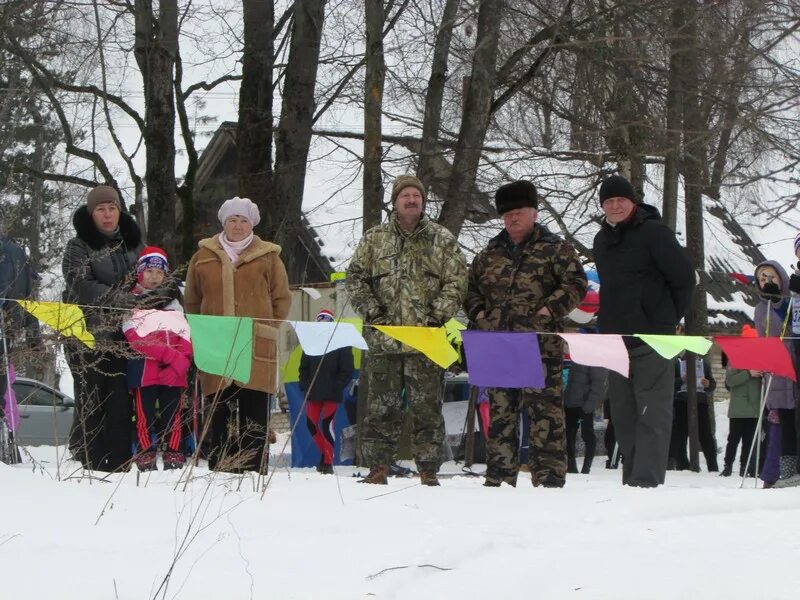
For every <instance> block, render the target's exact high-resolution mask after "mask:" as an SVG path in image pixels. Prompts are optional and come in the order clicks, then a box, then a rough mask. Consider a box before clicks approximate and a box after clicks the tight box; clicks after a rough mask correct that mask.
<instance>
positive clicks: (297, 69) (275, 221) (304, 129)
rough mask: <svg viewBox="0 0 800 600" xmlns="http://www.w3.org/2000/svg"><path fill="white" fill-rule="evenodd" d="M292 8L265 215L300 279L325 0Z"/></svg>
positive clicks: (292, 275)
mask: <svg viewBox="0 0 800 600" xmlns="http://www.w3.org/2000/svg"><path fill="white" fill-rule="evenodd" d="M294 13H295V14H294V26H293V27H292V41H291V43H290V45H289V59H288V62H287V65H286V74H285V78H284V81H285V82H284V86H283V104H282V107H281V118H280V123H279V124H278V135H277V139H276V143H275V179H274V186H275V187H274V201H273V205H272V209H271V210H270V211H269V212H268V213H267V214H266V215H265V216H266V217H267V219H268V226H269V229H268V234H269V235H270V236H271V237H272V239H274V240H275V242H277V243H278V244H280V246H281V247H282V248H283V252H282V253H281V258H283V262H284V263H285V264H286V270H287V272H288V274H289V281H290V282H291V283H301V282H303V281H305V270H306V269H305V263H306V261H305V260H303V258H302V257H303V256H304V255H305V254H306V251H305V250H304V249H303V244H302V242H301V240H300V237H299V234H300V231H301V229H302V207H303V188H304V184H305V178H306V161H307V159H308V150H309V146H310V145H311V126H312V124H313V119H314V106H315V104H314V86H315V84H316V79H317V66H318V64H319V49H320V41H321V39H322V25H323V21H324V19H325V1H324V0H305V1H303V2H295V5H294Z"/></svg>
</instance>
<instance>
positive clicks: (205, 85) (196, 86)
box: [181, 75, 242, 102]
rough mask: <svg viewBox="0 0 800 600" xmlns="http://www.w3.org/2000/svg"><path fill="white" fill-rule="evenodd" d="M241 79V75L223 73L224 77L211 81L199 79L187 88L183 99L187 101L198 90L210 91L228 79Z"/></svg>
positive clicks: (182, 95)
mask: <svg viewBox="0 0 800 600" xmlns="http://www.w3.org/2000/svg"><path fill="white" fill-rule="evenodd" d="M241 80H242V76H241V75H223V76H222V77H218V78H217V79H215V80H214V81H211V82H206V81H199V82H197V83H193V84H192V85H190V86H189V87H188V88H186V91H185V92H183V93H182V94H181V99H182V100H183V101H184V102H185V101H186V100H187V99H188V98H189V96H191V95H192V94H193V93H194V92H196V91H197V90H205V91H207V92H208V91H211V90H213V89H214V88H215V87H217V86H218V85H219V84H221V83H225V82H226V81H241Z"/></svg>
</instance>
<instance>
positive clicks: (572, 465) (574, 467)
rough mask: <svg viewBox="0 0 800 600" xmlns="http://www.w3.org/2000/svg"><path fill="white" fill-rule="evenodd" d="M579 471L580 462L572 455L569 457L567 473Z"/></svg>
mask: <svg viewBox="0 0 800 600" xmlns="http://www.w3.org/2000/svg"><path fill="white" fill-rule="evenodd" d="M577 472H578V462H577V461H576V460H575V457H574V456H573V457H571V458H568V459H567V473H577Z"/></svg>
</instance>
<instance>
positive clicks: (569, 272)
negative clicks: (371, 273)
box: [464, 181, 588, 488]
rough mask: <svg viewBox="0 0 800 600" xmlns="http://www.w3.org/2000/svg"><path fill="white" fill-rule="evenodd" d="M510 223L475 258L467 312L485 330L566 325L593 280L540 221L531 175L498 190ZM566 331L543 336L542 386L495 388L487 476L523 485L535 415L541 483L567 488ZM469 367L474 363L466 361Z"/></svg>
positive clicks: (536, 477)
mask: <svg viewBox="0 0 800 600" xmlns="http://www.w3.org/2000/svg"><path fill="white" fill-rule="evenodd" d="M495 204H496V205H497V212H498V213H499V214H500V215H501V216H502V217H503V223H504V225H505V228H504V229H503V231H501V232H500V233H499V234H498V235H497V236H495V237H494V238H492V239H491V240H490V241H489V244H488V245H487V247H486V248H485V249H484V250H483V251H482V252H481V253H480V254H478V255H477V256H476V257H475V259H474V260H473V261H472V266H471V268H470V271H469V280H468V288H467V299H466V301H465V302H464V311H465V312H466V314H467V316H468V317H469V319H470V320H471V321H472V322H473V323H474V324H475V327H477V328H478V329H484V330H494V331H546V332H557V331H563V325H562V321H563V319H564V317H565V316H566V315H567V314H569V312H570V311H572V310H573V309H574V308H575V307H576V306H577V305H578V304H579V303H580V301H581V299H582V298H583V296H584V295H585V294H586V289H587V286H588V284H587V281H586V275H584V272H583V267H582V266H581V263H580V260H579V259H578V254H577V253H576V252H575V248H573V247H572V245H571V244H568V243H567V242H565V241H564V240H562V239H561V238H560V237H558V236H557V235H555V234H553V233H551V232H550V231H548V230H547V228H546V227H545V226H543V225H541V224H540V223H537V222H536V220H537V216H538V212H537V207H538V196H537V193H536V187H534V185H533V183H531V182H530V181H514V182H512V183H509V184H506V185H504V186H502V187H500V188H499V189H498V190H497V193H496V194H495ZM563 344H564V343H563V341H562V340H561V338H560V337H558V336H556V335H547V336H540V337H539V349H540V351H541V355H542V363H543V366H544V369H545V385H546V387H545V388H544V389H541V390H538V389H536V390H534V389H527V388H526V389H507V388H496V389H491V390H489V396H490V398H491V401H490V403H489V406H490V425H489V440H488V443H487V450H488V458H487V465H486V482H485V484H484V485H486V486H488V487H497V486H499V485H501V484H502V483H507V484H509V485H512V486H516V483H517V470H518V466H519V465H518V460H519V457H518V456H517V445H518V441H517V440H518V437H517V419H518V414H519V411H520V409H521V408H524V409H525V410H526V411H527V413H528V417H529V419H530V424H531V427H530V437H529V448H530V452H529V457H528V463H529V466H530V470H531V478H532V481H533V485H534V486H537V487H538V486H543V487H554V488H560V487H562V486H563V485H564V481H565V478H566V473H567V456H566V442H565V440H566V437H565V428H564V404H563V400H562V398H561V385H562V381H561V364H562V358H563V353H564V345H563ZM467 368H469V365H467Z"/></svg>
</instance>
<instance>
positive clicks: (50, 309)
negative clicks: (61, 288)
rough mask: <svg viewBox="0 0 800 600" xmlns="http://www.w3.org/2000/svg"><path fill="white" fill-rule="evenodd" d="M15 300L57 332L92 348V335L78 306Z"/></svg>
mask: <svg viewBox="0 0 800 600" xmlns="http://www.w3.org/2000/svg"><path fill="white" fill-rule="evenodd" d="M17 302H19V304H20V306H22V308H24V309H25V310H27V311H28V312H29V313H31V314H32V315H33V316H34V317H36V318H37V319H39V320H40V321H41V322H42V323H44V324H45V325H49V326H50V327H52V328H53V329H55V330H56V331H57V332H58V333H60V334H62V335H67V336H72V337H75V338H77V339H79V340H80V341H81V342H83V343H84V344H86V345H87V346H88V347H89V348H94V336H93V335H92V334H91V333H90V332H89V331H88V330H87V329H86V319H85V318H84V316H83V311H82V310H81V308H80V306H77V305H76V304H64V303H63V302H35V301H32V300H17Z"/></svg>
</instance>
